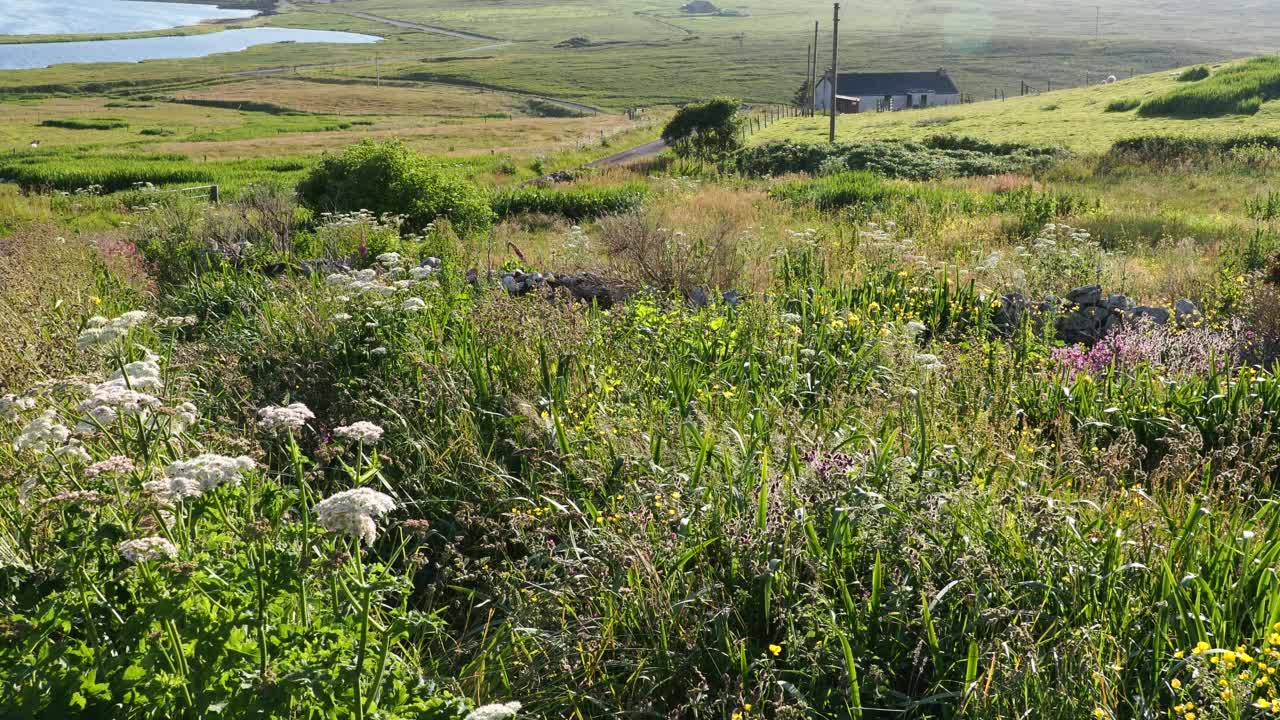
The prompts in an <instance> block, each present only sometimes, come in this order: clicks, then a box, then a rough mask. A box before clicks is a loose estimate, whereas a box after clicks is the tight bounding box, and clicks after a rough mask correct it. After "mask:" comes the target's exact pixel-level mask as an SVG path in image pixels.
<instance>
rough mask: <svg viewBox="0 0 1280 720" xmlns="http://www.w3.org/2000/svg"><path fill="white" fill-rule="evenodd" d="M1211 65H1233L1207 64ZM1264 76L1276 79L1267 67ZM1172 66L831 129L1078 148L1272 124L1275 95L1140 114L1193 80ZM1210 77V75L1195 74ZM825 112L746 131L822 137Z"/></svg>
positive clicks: (850, 138) (1276, 119)
mask: <svg viewBox="0 0 1280 720" xmlns="http://www.w3.org/2000/svg"><path fill="white" fill-rule="evenodd" d="M1212 67H1213V71H1214V72H1215V73H1226V72H1229V71H1230V70H1229V69H1230V68H1234V67H1239V65H1223V64H1215V65H1214V66H1212ZM1271 67H1272V70H1271V71H1270V76H1271V77H1273V78H1278V79H1280V72H1277V71H1276V70H1275V69H1274V64H1272V65H1271ZM1180 74H1181V71H1179V70H1171V71H1164V72H1159V73H1154V74H1150V75H1141V76H1138V77H1135V78H1133V79H1125V80H1120V81H1119V82H1116V83H1115V84H1112V85H1095V86H1092V87H1087V88H1075V89H1069V90H1061V91H1054V92H1051V93H1043V94H1039V95H1030V96H1026V97H1010V98H1009V99H1008V100H1005V101H983V102H978V103H973V104H970V105H960V106H951V107H936V108H929V109H926V110H912V111H904V112H896V113H862V114H858V115H845V116H841V117H840V118H839V121H838V128H837V133H838V137H839V139H840V140H841V141H843V142H857V141H864V140H877V139H918V138H923V137H927V136H929V135H936V134H939V133H953V134H959V135H970V136H974V137H979V138H983V139H988V140H993V141H1000V142H1025V143H1034V144H1040V145H1055V144H1061V145H1065V146H1067V147H1070V148H1073V149H1076V150H1082V151H1102V150H1106V149H1107V148H1108V147H1110V146H1111V144H1112V143H1113V142H1115V141H1116V140H1119V139H1122V138H1127V137H1134V136H1138V135H1187V136H1202V137H1223V136H1230V135H1241V134H1251V133H1276V132H1280V103H1263V104H1261V105H1260V107H1259V108H1258V109H1257V111H1256V112H1254V113H1253V114H1221V113H1218V114H1216V116H1215V117H1212V118H1202V119H1197V120H1186V119H1181V118H1176V117H1159V116H1156V117H1147V116H1144V115H1142V114H1140V112H1139V111H1137V110H1136V108H1137V105H1136V104H1134V103H1147V102H1151V101H1153V100H1156V99H1159V98H1162V97H1164V96H1165V95H1167V94H1169V93H1174V92H1190V91H1192V89H1190V88H1188V86H1189V85H1191V84H1193V83H1185V82H1179V81H1178V79H1177V78H1178V75H1180ZM1200 82H1202V83H1213V82H1214V79H1213V78H1210V79H1209V80H1203V81H1200ZM1121 101H1134V102H1133V103H1129V105H1130V108H1129V109H1128V110H1125V111H1119V112H1117V111H1115V110H1112V111H1108V107H1109V106H1111V105H1112V104H1113V103H1117V102H1121ZM827 122H828V121H827V118H825V117H819V118H797V119H789V120H786V121H783V122H780V123H776V124H775V125H773V126H771V127H769V128H768V129H766V130H764V131H763V132H761V133H759V134H757V135H755V136H754V140H755V141H757V142H765V141H769V140H786V139H791V140H797V141H807V142H825V141H826V139H827V131H828V125H827Z"/></svg>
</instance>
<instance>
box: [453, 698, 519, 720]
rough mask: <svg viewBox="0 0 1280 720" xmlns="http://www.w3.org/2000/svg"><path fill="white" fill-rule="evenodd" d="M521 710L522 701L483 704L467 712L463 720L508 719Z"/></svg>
mask: <svg viewBox="0 0 1280 720" xmlns="http://www.w3.org/2000/svg"><path fill="white" fill-rule="evenodd" d="M518 712H520V703H518V702H509V703H494V704H491V705H481V706H480V707H478V708H476V709H475V710H472V711H471V712H469V713H467V716H466V717H465V718H463V720H506V719H507V718H510V717H515V716H516V713H518Z"/></svg>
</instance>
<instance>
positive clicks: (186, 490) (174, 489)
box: [142, 476, 204, 506]
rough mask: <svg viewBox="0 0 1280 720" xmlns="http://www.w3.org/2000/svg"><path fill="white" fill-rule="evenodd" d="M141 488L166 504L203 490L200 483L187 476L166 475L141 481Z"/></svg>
mask: <svg viewBox="0 0 1280 720" xmlns="http://www.w3.org/2000/svg"><path fill="white" fill-rule="evenodd" d="M142 489H143V490H144V491H145V492H146V493H147V494H148V495H151V496H153V497H155V498H157V499H158V500H160V501H161V502H163V503H164V504H165V505H166V506H168V505H173V504H174V503H180V502H183V501H185V500H188V499H190V498H194V497H200V495H201V494H202V493H203V492H204V491H203V490H202V489H201V488H200V483H198V482H196V481H195V480H192V479H191V478H188V477H175V476H166V477H162V478H158V479H155V480H148V481H147V482H144V483H142Z"/></svg>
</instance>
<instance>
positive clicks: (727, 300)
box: [720, 290, 742, 307]
mask: <svg viewBox="0 0 1280 720" xmlns="http://www.w3.org/2000/svg"><path fill="white" fill-rule="evenodd" d="M720 299H721V300H724V304H725V305H728V306H729V307H738V303H740V302H742V293H740V292H738V291H737V290H726V291H725V292H724V293H723V294H722V295H721V296H720Z"/></svg>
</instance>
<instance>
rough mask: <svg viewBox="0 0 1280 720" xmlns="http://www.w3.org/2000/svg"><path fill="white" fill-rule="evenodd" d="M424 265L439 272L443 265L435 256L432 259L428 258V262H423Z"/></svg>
mask: <svg viewBox="0 0 1280 720" xmlns="http://www.w3.org/2000/svg"><path fill="white" fill-rule="evenodd" d="M422 264H423V265H425V266H426V267H429V268H433V269H436V270H439V269H440V266H441V265H442V264H443V263H442V262H441V261H440V258H438V257H435V256H434V255H433V256H431V257H429V258H427V259H426V260H423V261H422Z"/></svg>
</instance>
